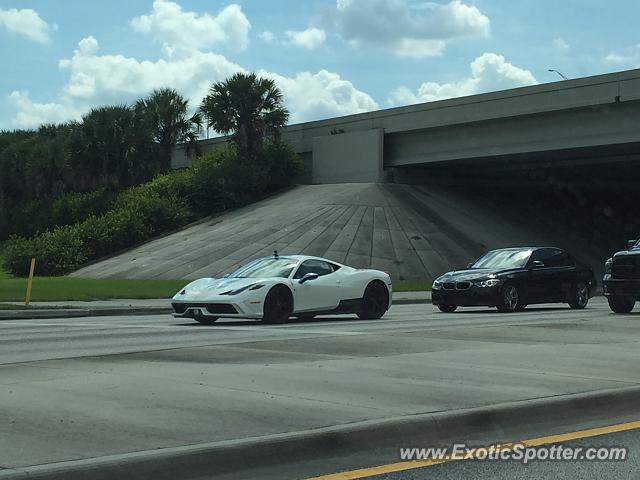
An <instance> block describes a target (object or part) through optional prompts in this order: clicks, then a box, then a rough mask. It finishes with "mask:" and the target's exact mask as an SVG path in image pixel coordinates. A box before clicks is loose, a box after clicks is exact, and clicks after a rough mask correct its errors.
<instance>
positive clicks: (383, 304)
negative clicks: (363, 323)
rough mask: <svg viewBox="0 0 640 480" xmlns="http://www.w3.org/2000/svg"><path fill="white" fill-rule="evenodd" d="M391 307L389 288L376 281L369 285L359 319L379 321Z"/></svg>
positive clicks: (363, 298) (363, 297)
mask: <svg viewBox="0 0 640 480" xmlns="http://www.w3.org/2000/svg"><path fill="white" fill-rule="evenodd" d="M388 307H389V290H388V289H387V286H386V285H385V284H384V283H382V282H380V281H374V282H371V283H370V284H369V285H367V288H366V289H365V291H364V295H363V296H362V304H361V307H360V311H359V312H358V317H359V318H361V319H362V320H377V319H379V318H380V317H382V316H383V315H384V314H385V312H386V311H387V308H388Z"/></svg>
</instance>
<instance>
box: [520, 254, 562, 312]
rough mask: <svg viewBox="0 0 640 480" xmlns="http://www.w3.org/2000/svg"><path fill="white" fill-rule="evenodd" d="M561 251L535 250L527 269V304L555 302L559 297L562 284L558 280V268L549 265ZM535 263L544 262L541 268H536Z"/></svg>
mask: <svg viewBox="0 0 640 480" xmlns="http://www.w3.org/2000/svg"><path fill="white" fill-rule="evenodd" d="M559 251H561V250H560V249H558V248H539V249H537V250H535V251H534V252H533V253H532V254H531V257H530V258H529V262H528V263H527V268H528V269H529V272H528V276H527V302H528V303H546V302H554V301H556V300H555V298H556V297H557V296H558V295H559V291H560V282H559V280H558V271H557V268H556V267H554V266H553V265H551V264H550V263H549V261H550V259H551V258H552V257H554V256H555V255H557V254H558V252H559ZM534 262H542V265H541V266H536V264H535V263H534Z"/></svg>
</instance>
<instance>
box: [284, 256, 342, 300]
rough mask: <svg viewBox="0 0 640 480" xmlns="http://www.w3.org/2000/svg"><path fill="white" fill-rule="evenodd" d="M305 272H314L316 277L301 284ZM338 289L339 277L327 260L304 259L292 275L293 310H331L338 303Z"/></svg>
mask: <svg viewBox="0 0 640 480" xmlns="http://www.w3.org/2000/svg"><path fill="white" fill-rule="evenodd" d="M307 273H316V274H317V275H318V278H316V279H315V280H309V281H307V282H304V283H302V284H301V283H300V280H301V279H302V278H303V277H304V276H305V275H306V274H307ZM339 290H340V281H339V278H338V276H337V275H336V274H335V272H334V268H333V266H332V265H331V264H330V263H329V262H325V261H323V260H316V259H309V260H305V261H304V262H302V263H301V264H300V266H299V267H298V270H297V271H296V272H295V273H294V275H293V296H294V312H310V311H327V310H333V309H334V308H336V307H337V306H338V303H340V292H339Z"/></svg>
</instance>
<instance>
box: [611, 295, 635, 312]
mask: <svg viewBox="0 0 640 480" xmlns="http://www.w3.org/2000/svg"><path fill="white" fill-rule="evenodd" d="M607 301H608V302H609V308H610V309H611V310H612V311H613V312H615V313H629V312H630V311H631V310H633V307H634V306H635V304H636V302H635V300H634V299H633V298H631V297H619V296H616V297H607Z"/></svg>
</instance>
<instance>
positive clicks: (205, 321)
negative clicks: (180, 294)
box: [193, 312, 218, 325]
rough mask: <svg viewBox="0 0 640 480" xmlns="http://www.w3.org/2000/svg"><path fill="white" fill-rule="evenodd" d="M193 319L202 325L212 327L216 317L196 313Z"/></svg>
mask: <svg viewBox="0 0 640 480" xmlns="http://www.w3.org/2000/svg"><path fill="white" fill-rule="evenodd" d="M193 319H194V320H195V321H196V322H198V323H201V324H202V325H213V324H214V323H215V321H216V320H218V317H208V316H206V315H203V314H202V313H199V312H198V313H195V314H194V315H193Z"/></svg>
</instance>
